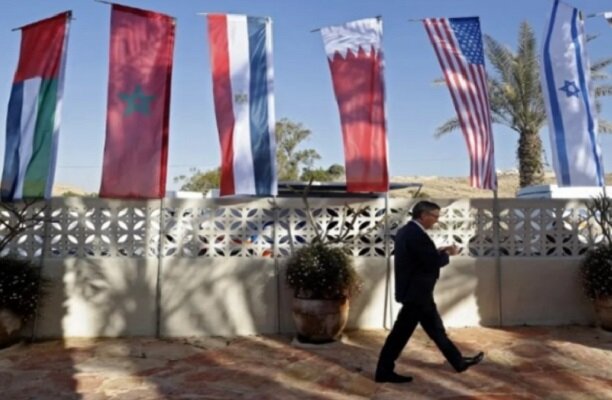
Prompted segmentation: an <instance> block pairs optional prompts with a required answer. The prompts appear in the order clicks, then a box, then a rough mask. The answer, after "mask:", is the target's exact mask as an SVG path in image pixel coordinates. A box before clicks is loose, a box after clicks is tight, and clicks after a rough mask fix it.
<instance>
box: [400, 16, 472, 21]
mask: <svg viewBox="0 0 612 400" xmlns="http://www.w3.org/2000/svg"><path fill="white" fill-rule="evenodd" d="M452 18H478V19H480V17H479V16H477V15H472V16H468V17H432V18H410V19H408V20H407V21H408V22H423V21H425V20H426V19H452Z"/></svg>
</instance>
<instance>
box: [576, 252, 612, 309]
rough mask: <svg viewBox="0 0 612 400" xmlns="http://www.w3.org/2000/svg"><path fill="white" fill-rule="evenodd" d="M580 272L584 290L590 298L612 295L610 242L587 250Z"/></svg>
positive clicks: (611, 253)
mask: <svg viewBox="0 0 612 400" xmlns="http://www.w3.org/2000/svg"><path fill="white" fill-rule="evenodd" d="M580 272H581V274H582V285H583V288H584V291H585V293H586V295H587V296H588V297H589V298H590V299H591V300H595V299H599V298H603V297H607V296H612V244H606V245H602V246H598V247H595V248H593V249H590V250H589V251H587V253H586V255H585V257H584V259H583V260H582V264H581V265H580Z"/></svg>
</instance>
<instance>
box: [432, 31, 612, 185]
mask: <svg viewBox="0 0 612 400" xmlns="http://www.w3.org/2000/svg"><path fill="white" fill-rule="evenodd" d="M484 45H485V53H486V56H487V59H488V61H489V65H490V66H491V68H492V71H489V82H488V84H489V85H488V89H489V101H490V105H491V113H492V120H493V122H494V123H499V124H503V125H506V126H508V127H509V128H510V129H512V130H514V131H516V132H517V133H518V134H519V141H518V146H517V151H516V155H517V161H518V165H519V175H520V186H521V187H525V186H530V185H536V184H540V183H542V182H543V181H544V169H543V164H542V141H541V139H540V136H539V132H540V130H541V129H542V127H543V126H544V124H545V123H546V109H545V106H544V98H543V96H542V89H541V85H540V67H539V63H538V48H539V46H537V44H536V38H535V34H534V32H533V29H532V28H531V26H530V25H529V24H528V23H527V22H523V23H521V25H520V27H519V34H518V41H517V46H516V51H513V50H511V49H510V48H509V47H507V46H506V45H504V44H502V43H499V42H498V41H496V40H495V39H493V38H492V37H491V36H488V35H484ZM610 65H612V58H606V59H603V60H597V61H596V62H595V63H593V64H592V66H591V77H592V79H593V82H594V83H595V85H594V97H595V106H596V108H597V110H598V111H600V110H601V102H600V101H599V99H600V98H601V97H602V96H610V95H611V94H612V85H610V84H607V83H606V81H608V80H609V79H610V76H609V74H608V73H607V72H606V71H605V69H606V68H608V67H609V66H610ZM458 128H460V124H459V120H458V119H457V118H456V117H455V118H451V119H450V120H448V121H446V122H445V123H443V124H442V125H441V126H440V127H438V128H437V129H436V132H435V134H434V135H435V136H436V137H440V136H443V135H445V134H447V133H449V132H452V131H454V130H457V129H458ZM599 131H600V132H612V123H610V122H608V121H605V120H603V119H600V120H599Z"/></svg>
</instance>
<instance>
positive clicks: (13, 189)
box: [1, 11, 71, 201]
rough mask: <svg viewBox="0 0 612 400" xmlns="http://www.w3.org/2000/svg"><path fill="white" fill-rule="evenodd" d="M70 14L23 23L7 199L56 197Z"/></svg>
mask: <svg viewBox="0 0 612 400" xmlns="http://www.w3.org/2000/svg"><path fill="white" fill-rule="evenodd" d="M70 15H71V12H70V11H66V12H63V13H61V14H58V15H56V16H54V17H51V18H48V19H44V20H41V21H37V22H34V23H32V24H29V25H26V26H24V27H22V28H21V34H22V36H21V49H20V54H19V63H18V65H17V71H16V72H15V78H14V80H13V87H12V89H11V97H10V100H9V106H8V113H7V121H6V146H5V152H4V169H3V172H2V189H1V193H2V200H4V201H14V200H19V199H22V198H42V197H44V198H49V197H51V189H52V187H53V178H54V176H55V163H56V158H57V144H58V136H59V127H60V111H61V104H62V93H63V87H64V70H65V65H66V46H67V43H68V24H69V23H70Z"/></svg>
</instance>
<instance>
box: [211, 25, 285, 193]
mask: <svg viewBox="0 0 612 400" xmlns="http://www.w3.org/2000/svg"><path fill="white" fill-rule="evenodd" d="M208 40H209V47H210V58H211V64H212V75H213V95H214V99H215V114H216V117H217V129H218V131H219V141H220V142H221V188H220V189H221V190H220V193H221V195H222V196H224V195H233V194H251V195H259V196H269V195H276V193H277V183H276V182H277V181H276V179H277V178H276V140H275V137H274V125H275V123H276V121H275V119H274V92H273V90H272V89H273V87H272V82H273V79H274V75H273V67H272V28H271V21H270V19H269V18H254V17H247V16H245V15H225V14H211V15H209V16H208Z"/></svg>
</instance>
